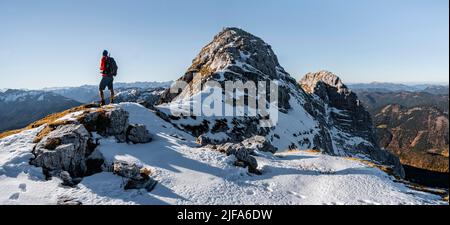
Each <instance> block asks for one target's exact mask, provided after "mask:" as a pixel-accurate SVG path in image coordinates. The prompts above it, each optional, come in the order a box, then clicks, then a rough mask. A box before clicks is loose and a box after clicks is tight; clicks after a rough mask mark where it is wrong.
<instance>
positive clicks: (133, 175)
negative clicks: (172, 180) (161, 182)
mask: <svg viewBox="0 0 450 225" xmlns="http://www.w3.org/2000/svg"><path fill="white" fill-rule="evenodd" d="M113 167H114V168H113V172H114V174H116V175H119V176H121V177H124V178H126V181H125V186H124V189H125V190H129V189H145V190H147V191H149V192H150V191H152V190H153V188H154V187H155V185H156V184H157V183H158V182H157V181H155V180H154V179H152V178H151V177H150V174H151V171H150V170H149V169H147V168H144V167H143V166H142V165H138V164H137V163H130V162H126V161H115V162H114V165H113Z"/></svg>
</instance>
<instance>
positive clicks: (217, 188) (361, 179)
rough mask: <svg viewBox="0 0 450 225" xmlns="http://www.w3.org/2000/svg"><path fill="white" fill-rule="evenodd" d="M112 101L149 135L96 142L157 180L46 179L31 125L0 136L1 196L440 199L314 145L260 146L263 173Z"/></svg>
mask: <svg viewBox="0 0 450 225" xmlns="http://www.w3.org/2000/svg"><path fill="white" fill-rule="evenodd" d="M118 106H119V107H122V108H124V109H125V110H127V111H128V112H129V113H130V122H131V123H141V124H145V125H146V126H147V128H148V129H149V130H150V132H151V133H152V134H153V136H154V140H153V141H152V142H151V143H148V144H142V145H128V144H118V143H116V141H115V139H113V138H111V139H102V140H101V145H100V146H99V150H100V151H101V152H102V154H103V155H104V156H105V158H106V159H107V160H113V159H126V160H135V161H139V162H141V163H143V164H145V165H146V166H148V167H150V168H151V169H152V171H154V174H153V177H154V178H155V179H156V180H158V181H159V183H158V185H157V186H156V187H155V189H154V190H153V191H152V192H150V193H147V192H145V191H140V190H129V191H124V190H123V189H122V188H121V186H122V185H123V181H122V178H120V177H118V176H115V175H113V174H112V173H106V172H104V173H100V174H96V175H93V176H91V177H86V178H84V180H83V181H82V182H81V183H80V184H79V185H78V187H76V188H65V187H61V186H60V185H58V181H59V180H58V179H53V180H52V181H44V180H43V177H42V175H41V173H40V169H39V168H34V167H32V166H30V165H28V160H29V158H30V157H31V156H32V155H31V154H30V153H29V151H30V150H31V148H32V146H33V145H32V144H31V143H30V142H31V141H28V142H27V140H30V139H31V140H32V136H33V134H35V133H36V132H37V131H33V130H31V131H26V132H22V133H21V134H17V135H14V136H11V137H8V138H5V139H2V140H0V204H55V203H56V199H57V197H60V196H67V197H69V198H73V199H75V200H77V201H80V202H82V203H83V204H237V205H241V204H308V205H310V204H445V203H444V202H442V201H440V197H439V196H436V195H432V194H428V193H423V192H418V191H414V190H411V189H409V188H407V187H405V186H404V185H403V184H401V183H396V182H394V181H393V180H392V178H391V177H390V176H388V175H387V174H385V173H384V172H382V171H380V170H378V169H376V168H370V167H367V166H366V165H364V164H362V163H359V162H356V161H352V160H348V159H345V158H340V157H332V156H326V155H321V154H316V153H309V152H290V153H278V154H276V155H272V154H268V153H259V156H257V157H256V158H257V160H258V163H259V166H260V168H261V169H262V171H263V175H261V176H257V175H251V174H248V173H247V170H246V169H244V168H238V167H235V166H233V162H234V160H235V158H234V156H226V155H224V154H222V153H219V152H215V151H213V150H210V149H204V148H199V147H197V145H196V144H195V142H194V138H193V137H192V136H190V135H189V134H187V133H184V132H183V131H180V130H178V129H175V128H174V127H173V126H172V125H171V124H169V123H167V122H165V121H163V120H161V119H160V118H159V117H157V116H156V115H155V114H154V113H152V112H150V111H149V110H148V109H146V108H144V107H142V106H140V105H138V104H133V103H122V104H120V105H118ZM23 184H25V185H23ZM24 186H26V191H23V187H24ZM21 187H22V188H21ZM17 193H19V194H17Z"/></svg>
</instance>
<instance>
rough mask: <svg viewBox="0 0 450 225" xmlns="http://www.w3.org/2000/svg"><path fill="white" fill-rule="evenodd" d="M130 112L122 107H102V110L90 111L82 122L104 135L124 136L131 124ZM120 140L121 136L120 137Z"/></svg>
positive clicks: (93, 130)
mask: <svg viewBox="0 0 450 225" xmlns="http://www.w3.org/2000/svg"><path fill="white" fill-rule="evenodd" d="M128 117H129V114H128V112H127V111H125V110H123V109H121V108H101V110H97V111H93V112H89V113H88V114H86V115H85V116H84V117H83V118H82V119H81V123H82V124H84V125H85V126H86V128H87V129H88V130H89V131H90V132H97V133H98V134H100V135H102V136H115V137H120V136H124V134H125V133H126V131H127V128H128V126H129V123H128ZM118 139H119V141H120V140H121V138H118Z"/></svg>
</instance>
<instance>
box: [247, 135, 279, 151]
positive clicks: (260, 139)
mask: <svg viewBox="0 0 450 225" xmlns="http://www.w3.org/2000/svg"><path fill="white" fill-rule="evenodd" d="M242 144H243V145H244V146H245V147H246V148H250V149H257V150H259V151H263V152H271V153H275V152H277V150H278V149H277V148H275V147H274V146H273V145H272V143H270V141H269V140H267V138H266V137H264V136H259V135H256V136H253V137H251V138H248V139H246V140H244V141H242Z"/></svg>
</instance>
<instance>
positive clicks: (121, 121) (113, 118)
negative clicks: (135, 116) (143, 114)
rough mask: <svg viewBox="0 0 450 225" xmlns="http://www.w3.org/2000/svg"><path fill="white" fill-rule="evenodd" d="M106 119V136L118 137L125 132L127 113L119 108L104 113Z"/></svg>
mask: <svg viewBox="0 0 450 225" xmlns="http://www.w3.org/2000/svg"><path fill="white" fill-rule="evenodd" d="M106 117H107V118H109V124H108V126H107V127H106V135H109V136H114V135H120V134H123V133H125V132H126V131H127V128H128V117H129V114H128V112H127V111H125V110H123V109H120V108H115V109H113V110H110V111H108V112H107V113H106Z"/></svg>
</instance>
